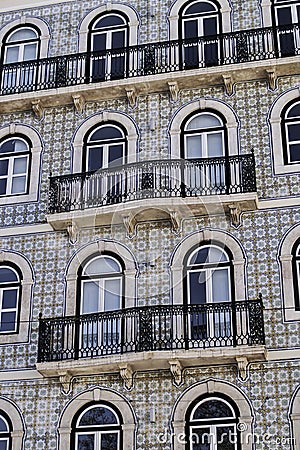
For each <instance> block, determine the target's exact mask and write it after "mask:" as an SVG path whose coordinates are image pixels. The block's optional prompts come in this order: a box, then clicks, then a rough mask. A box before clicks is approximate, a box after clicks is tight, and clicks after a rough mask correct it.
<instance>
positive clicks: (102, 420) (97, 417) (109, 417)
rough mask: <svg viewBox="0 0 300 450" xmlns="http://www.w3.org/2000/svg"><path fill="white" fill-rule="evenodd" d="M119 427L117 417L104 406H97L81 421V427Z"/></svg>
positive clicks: (84, 415)
mask: <svg viewBox="0 0 300 450" xmlns="http://www.w3.org/2000/svg"><path fill="white" fill-rule="evenodd" d="M111 424H112V425H117V424H118V420H117V418H116V415H115V414H114V413H113V411H111V410H110V409H108V408H105V407H104V406H97V407H95V408H91V409H89V410H88V411H87V412H86V413H85V414H83V416H82V417H81V419H80V422H79V425H78V426H80V427H84V426H89V425H111Z"/></svg>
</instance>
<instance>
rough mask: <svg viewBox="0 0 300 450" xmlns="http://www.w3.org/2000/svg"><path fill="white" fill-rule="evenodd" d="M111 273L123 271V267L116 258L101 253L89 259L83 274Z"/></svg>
mask: <svg viewBox="0 0 300 450" xmlns="http://www.w3.org/2000/svg"><path fill="white" fill-rule="evenodd" d="M109 273H122V267H121V264H120V263H119V261H117V259H116V258H113V257H112V256H108V255H100V256H96V257H95V258H93V259H91V260H90V261H88V263H87V264H86V265H85V266H84V269H83V272H82V275H83V276H89V277H91V276H95V275H105V274H109Z"/></svg>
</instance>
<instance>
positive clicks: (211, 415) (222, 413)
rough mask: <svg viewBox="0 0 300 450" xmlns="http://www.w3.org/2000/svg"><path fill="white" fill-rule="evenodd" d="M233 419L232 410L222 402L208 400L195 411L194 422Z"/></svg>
mask: <svg viewBox="0 0 300 450" xmlns="http://www.w3.org/2000/svg"><path fill="white" fill-rule="evenodd" d="M221 417H222V418H224V417H227V418H228V417H229V418H230V417H233V413H232V410H231V408H230V407H229V406H228V405H227V404H226V403H225V402H222V401H220V400H215V399H214V400H207V401H204V402H203V403H201V404H200V405H199V406H198V408H196V410H195V411H194V414H193V417H192V419H193V420H200V419H217V418H221Z"/></svg>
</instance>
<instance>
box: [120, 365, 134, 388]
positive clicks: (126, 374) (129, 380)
mask: <svg viewBox="0 0 300 450" xmlns="http://www.w3.org/2000/svg"><path fill="white" fill-rule="evenodd" d="M119 369H120V376H121V378H122V380H123V381H124V387H125V388H126V389H128V390H130V389H131V388H132V387H133V370H132V368H131V367H130V365H129V364H120V365H119Z"/></svg>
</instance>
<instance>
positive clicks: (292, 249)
mask: <svg viewBox="0 0 300 450" xmlns="http://www.w3.org/2000/svg"><path fill="white" fill-rule="evenodd" d="M299 237H300V225H295V226H294V227H293V228H292V229H290V230H288V232H287V233H286V234H285V235H284V237H283V239H282V241H281V244H280V247H279V254H278V257H279V263H280V268H281V286H282V295H283V305H284V317H285V319H286V320H288V321H295V320H300V306H299V297H298V296H299V290H298V286H299V279H298V273H297V267H296V259H297V258H298V257H297V250H298V247H299Z"/></svg>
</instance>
